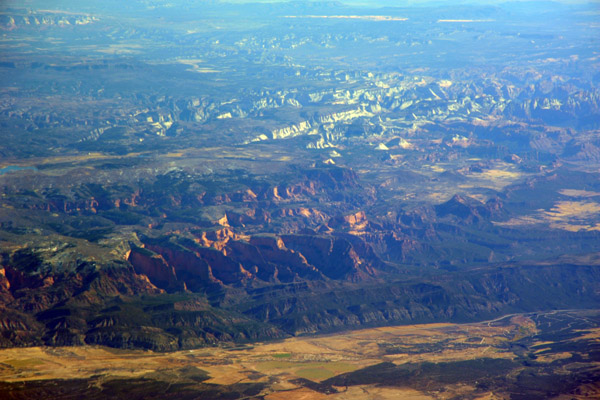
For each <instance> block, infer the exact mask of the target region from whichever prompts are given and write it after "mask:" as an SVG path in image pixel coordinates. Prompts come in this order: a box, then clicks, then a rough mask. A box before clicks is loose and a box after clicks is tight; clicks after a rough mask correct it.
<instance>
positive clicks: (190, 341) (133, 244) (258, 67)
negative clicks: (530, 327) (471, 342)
mask: <svg viewBox="0 0 600 400" xmlns="http://www.w3.org/2000/svg"><path fill="white" fill-rule="evenodd" d="M30 3H31V4H32V6H31V7H30V8H28V9H26V8H23V7H19V6H16V5H12V6H11V5H6V6H2V7H1V8H0V29H1V32H2V38H3V40H2V42H1V44H0V46H1V48H2V54H3V56H2V60H1V62H0V76H1V78H0V82H1V85H0V133H1V137H2V139H3V140H2V143H0V188H1V195H2V197H1V200H0V252H1V258H0V310H1V311H0V346H2V347H14V346H33V345H36V346H37V345H48V346H57V345H61V346H62V345H84V344H93V345H105V346H111V347H117V348H143V349H152V350H156V351H174V350H180V349H192V348H198V347H203V346H208V345H215V344H219V343H230V342H236V343H242V342H254V341H263V340H270V339H281V338H285V337H289V336H297V335H303V334H314V333H320V332H334V331H339V330H346V329H356V328H361V327H372V326H383V325H398V324H409V323H429V322H440V321H458V322H465V321H478V320H483V319H487V318H492V317H497V316H501V315H504V314H507V313H514V312H531V311H547V310H554V309H567V308H568V309H571V308H573V309H575V308H597V306H598V304H600V303H599V301H600V289H599V282H600V279H599V278H600V276H599V272H598V271H599V270H598V254H599V252H600V248H599V246H598V244H599V243H600V200H599V197H600V170H599V169H598V165H599V163H600V139H599V136H598V132H599V130H600V125H599V123H600V88H599V86H598V82H599V78H600V76H599V74H598V67H599V63H598V56H597V45H596V43H597V39H595V38H596V37H597V33H598V32H597V30H598V21H597V13H594V10H593V9H590V7H592V8H593V6H591V5H588V4H583V5H578V6H566V5H557V4H552V5H544V6H543V7H542V10H543V12H541V13H540V11H539V9H537V8H536V9H535V10H532V9H529V8H528V7H527V5H525V4H522V5H521V6H519V7H516V6H515V7H516V8H511V7H508V6H502V5H500V6H494V7H492V6H489V7H488V6H464V7H456V8H452V9H449V8H448V9H446V8H442V9H439V8H436V9H429V8H419V7H417V8H386V9H377V10H367V9H362V8H352V7H349V6H344V5H342V4H333V5H332V4H325V3H310V4H304V5H301V4H299V3H289V4H288V3H286V4H281V5H279V6H277V7H271V8H269V9H268V11H267V9H266V8H265V7H266V6H264V5H259V4H254V5H239V6H235V7H234V6H232V5H228V4H226V3H220V2H199V4H198V5H196V6H190V7H191V10H192V11H191V12H190V13H189V14H187V15H180V14H177V12H176V8H175V9H171V8H170V7H167V4H166V3H163V2H160V1H156V2H141V1H137V2H132V3H131V5H128V6H124V7H120V6H119V7H113V6H111V5H114V4H113V2H103V3H102V4H93V3H91V2H84V3H85V4H79V3H77V4H76V3H75V2H71V1H61V2H57V4H56V5H55V6H54V7H55V9H52V10H47V9H46V8H47V7H35V4H37V2H36V1H33V2H30ZM34 3H35V4H34ZM88 3H89V4H88ZM200 3H201V4H200ZM115 4H116V3H115ZM194 7H201V8H202V12H200V11H199V9H197V8H194ZM238 7H241V8H238ZM240 10H242V11H243V12H242V11H240ZM369 11H370V12H369ZM375 11H376V13H375ZM565 13H567V14H568V15H570V16H571V19H569V20H568V22H565V21H564V20H563V16H564V15H565ZM333 17H335V18H333ZM553 22H556V23H553ZM348 379H350V378H348Z"/></svg>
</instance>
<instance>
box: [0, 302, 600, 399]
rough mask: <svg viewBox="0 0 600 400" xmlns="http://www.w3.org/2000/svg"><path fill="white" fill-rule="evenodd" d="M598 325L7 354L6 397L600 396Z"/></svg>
mask: <svg viewBox="0 0 600 400" xmlns="http://www.w3.org/2000/svg"><path fill="white" fill-rule="evenodd" d="M599 322H600V311H595V310H569V311H552V312H545V313H528V314H515V315H508V316H504V317H502V318H498V319H495V320H492V321H486V322H480V323H469V324H447V323H444V324H424V325H407V326H396V327H382V328H374V329H364V330H357V331H351V332H346V333H341V334H332V335H321V336H310V337H295V338H291V339H286V340H282V341H277V342H270V343H256V344H252V345H239V346H237V347H232V346H229V347H226V346H220V347H210V348H200V349H197V350H187V351H179V352H170V353H156V352H150V351H140V350H120V349H112V348H107V347H92V346H82V347H53V348H50V347H31V348H12V349H2V350H0V397H2V398H41V397H40V396H42V397H45V398H73V397H72V396H77V395H85V396H86V397H87V398H119V397H123V396H124V395H126V396H133V397H131V398H137V397H139V396H143V397H144V398H171V397H173V398H198V397H200V398H224V397H227V398H262V399H269V400H273V399H284V398H285V399H320V398H331V399H355V398H356V399H358V398H361V399H363V398H372V399H388V398H390V399H392V398H407V399H451V398H469V399H476V398H478V399H484V398H485V399H521V398H522V399H525V398H527V399H536V398H539V399H543V398H565V399H567V398H569V399H572V398H576V399H585V398H597V397H595V396H598V395H600V383H599V382H600V324H599Z"/></svg>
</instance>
